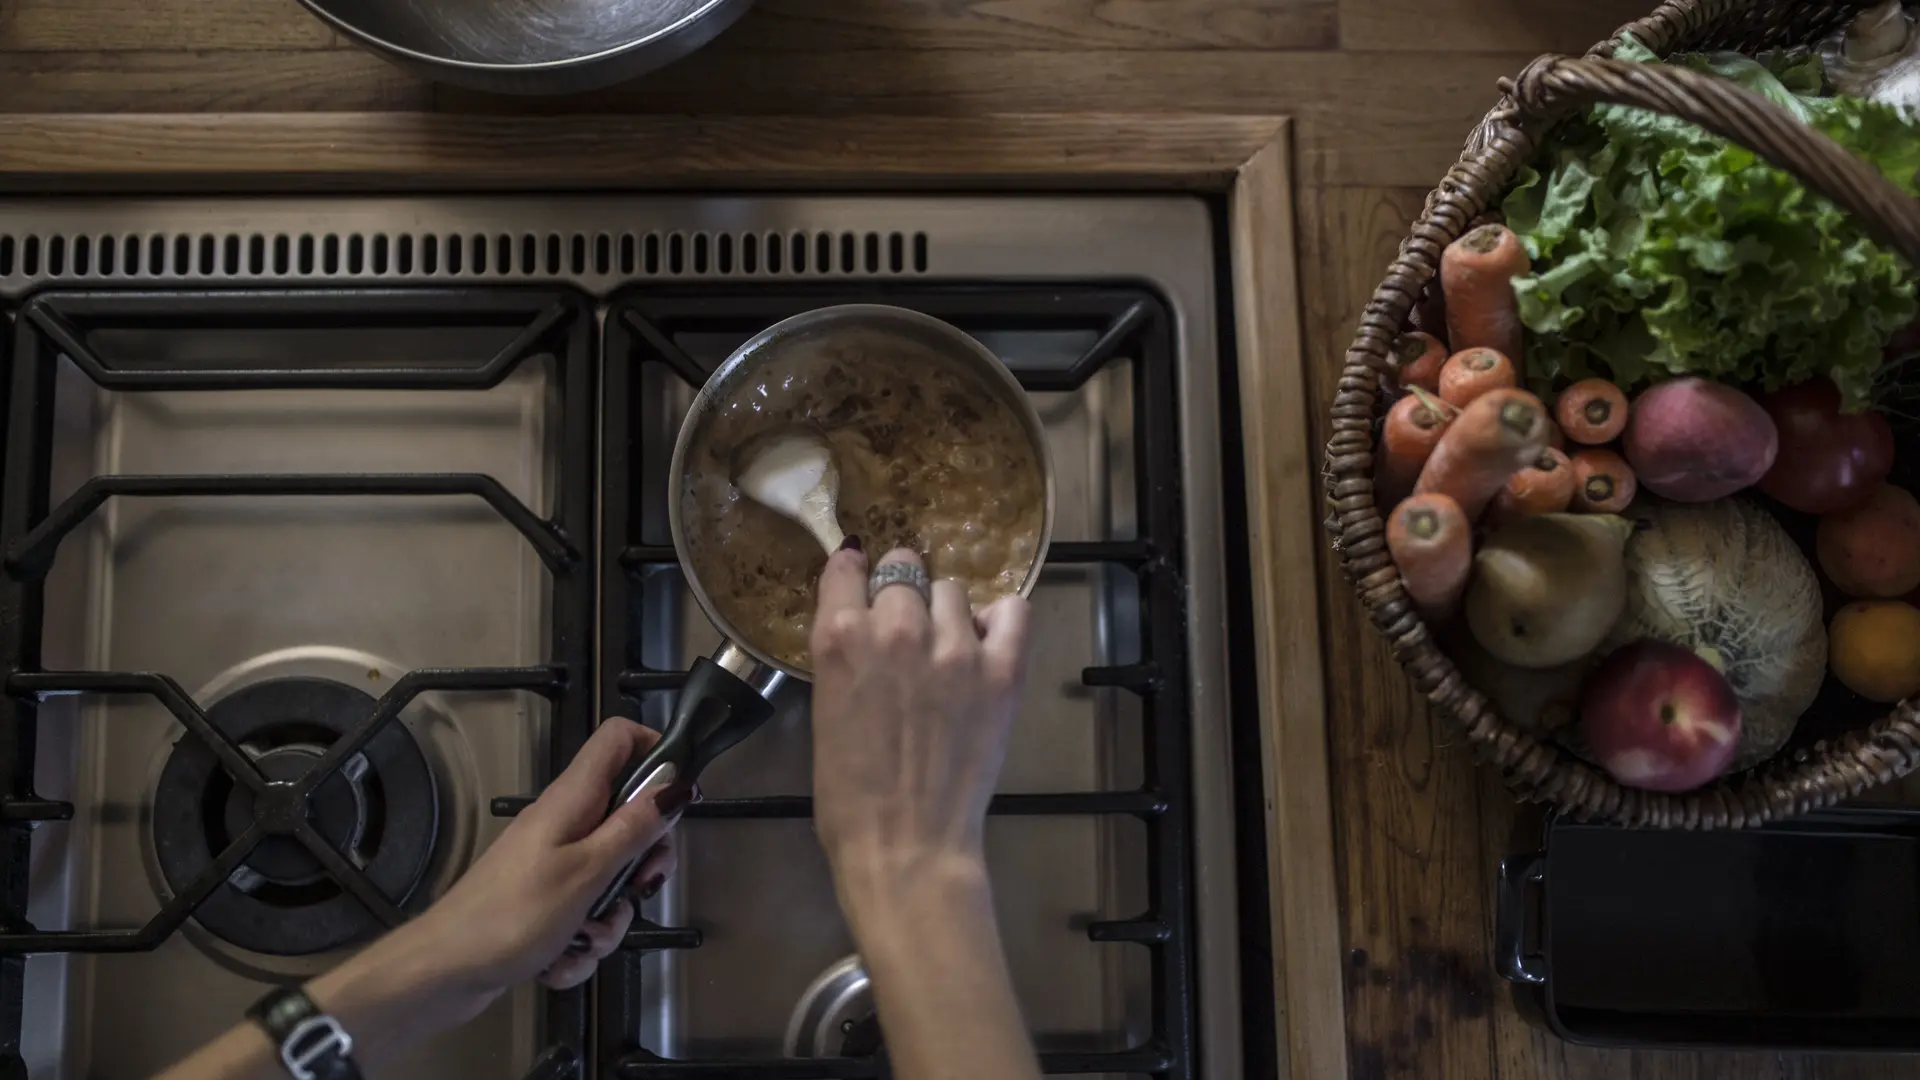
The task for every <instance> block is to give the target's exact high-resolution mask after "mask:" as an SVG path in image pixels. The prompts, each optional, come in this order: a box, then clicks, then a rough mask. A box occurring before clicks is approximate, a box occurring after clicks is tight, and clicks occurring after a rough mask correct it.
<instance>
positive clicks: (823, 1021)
mask: <svg viewBox="0 0 1920 1080" xmlns="http://www.w3.org/2000/svg"><path fill="white" fill-rule="evenodd" d="M880 1046H881V1039H880V1020H879V1017H878V1015H877V1014H876V1013H875V1012H874V1005H873V984H872V982H871V981H869V980H868V978H867V969H866V968H864V967H862V966H861V964H860V958H859V957H858V956H849V957H847V958H846V959H844V960H841V961H839V962H837V963H835V964H834V965H833V966H832V967H830V968H828V969H827V970H825V971H823V972H821V973H820V977H819V978H817V979H815V980H813V985H811V986H809V987H807V989H806V990H805V991H804V992H803V993H801V995H800V1003H799V1004H798V1005H796V1006H794V1009H793V1017H792V1018H791V1019H790V1020H788V1021H787V1037H786V1040H785V1042H784V1046H783V1049H784V1050H785V1052H786V1055H787V1056H788V1057H790V1058H829V1057H873V1056H875V1055H876V1054H878V1053H879V1052H880Z"/></svg>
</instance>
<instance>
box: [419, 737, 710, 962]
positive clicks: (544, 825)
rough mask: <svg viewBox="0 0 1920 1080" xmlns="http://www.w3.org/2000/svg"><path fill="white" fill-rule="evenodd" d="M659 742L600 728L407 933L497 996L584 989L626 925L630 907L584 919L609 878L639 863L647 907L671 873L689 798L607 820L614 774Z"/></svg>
mask: <svg viewBox="0 0 1920 1080" xmlns="http://www.w3.org/2000/svg"><path fill="white" fill-rule="evenodd" d="M659 741H660V736H659V734H658V733H657V732H654V731H652V730H651V729H649V728H645V727H642V726H640V725H639V724H636V723H634V722H633V721H631V720H627V719H625V718H623V717H612V718H610V719H608V720H607V721H606V722H605V723H603V724H601V725H600V727H599V729H598V730H596V731H595V732H594V733H593V737H592V738H590V739H588V740H587V743H586V745H585V746H583V747H581V749H580V753H579V754H578V755H577V756H576V757H575V758H574V759H573V761H572V762H571V763H570V764H569V765H568V766H567V768H566V770H565V771H563V772H562V773H561V774H560V776H559V777H558V778H557V779H555V780H554V782H553V783H552V784H551V785H549V786H548V788H547V790H546V791H544V792H542V793H541V794H540V797H539V798H538V799H535V800H534V801H533V804H532V805H530V806H528V807H527V808H526V809H525V810H523V811H521V812H520V814H519V816H518V817H516V818H515V819H514V820H513V823H512V824H511V825H508V826H507V828H506V831H504V832H502V833H501V834H500V836H499V838H498V839H496V840H495V841H494V842H493V844H492V846H490V847H488V848H487V850H486V852H485V853H484V854H482V855H481V856H480V858H479V859H478V860H477V861H476V862H475V863H474V864H473V866H472V867H470V868H469V869H468V870H467V872H466V873H465V874H463V875H461V877H460V880H459V881H457V882H455V883H454V885H453V888H451V889H449V890H447V894H446V895H445V896H443V897H441V898H440V900H439V902H438V903H436V904H434V905H433V907H432V908H430V909H429V910H428V911H427V912H426V914H424V915H422V916H420V918H418V919H416V920H415V921H414V922H413V923H412V924H411V925H412V926H414V927H419V928H420V932H422V933H426V934H430V935H434V936H436V937H439V938H441V939H442V940H444V941H445V942H446V943H447V945H448V946H449V947H450V948H452V949H454V950H455V951H457V952H459V953H462V954H464V955H465V956H466V957H467V958H468V963H469V965H470V973H471V975H472V977H473V978H475V979H476V980H477V981H478V982H479V983H481V984H482V985H484V986H487V987H491V988H495V992H496V993H497V992H498V991H501V990H505V989H507V988H508V987H511V986H513V985H514V984H516V983H518V982H521V981H522V980H525V979H531V978H534V977H536V976H537V977H538V978H539V979H540V982H541V983H542V984H544V985H545V986H547V987H548V988H550V989H554V990H564V989H567V988H569V987H572V986H577V985H579V984H580V983H583V982H585V981H586V980H587V978H588V977H589V976H591V975H592V974H593V971H594V969H595V967H597V966H598V965H599V963H600V961H601V960H603V959H605V958H606V957H607V955H608V954H610V953H611V952H613V950H614V949H615V948H616V947H617V946H618V945H619V943H620V940H621V938H623V937H625V936H626V932H627V927H628V926H629V925H631V924H632V922H633V903H632V901H630V900H622V901H620V903H619V904H618V905H616V906H615V907H614V909H613V910H612V911H610V912H608V913H607V915H606V916H605V917H604V918H601V919H597V920H591V921H589V920H588V919H587V910H588V909H589V908H590V907H592V906H593V902H594V900H596V899H597V898H598V897H599V895H600V892H601V890H603V889H605V888H606V887H607V883H608V882H609V881H611V880H613V876H614V873H615V872H616V871H617V870H619V869H620V867H622V866H624V865H625V864H626V863H627V862H628V860H630V859H633V858H636V857H638V856H640V855H642V854H643V853H644V854H645V856H646V857H645V859H644V861H643V862H642V863H641V865H640V868H639V870H638V871H637V872H636V873H635V874H634V875H633V890H634V892H635V894H636V895H638V896H639V897H641V898H643V899H644V898H647V897H651V896H652V895H653V894H654V893H655V892H657V891H659V889H660V886H661V885H662V884H664V883H665V882H666V880H667V878H668V876H669V875H671V874H672V873H673V871H674V867H675V856H674V850H673V842H672V840H671V838H670V837H669V836H668V835H667V834H668V830H670V829H672V827H673V825H674V823H675V822H676V821H678V820H679V816H680V811H681V810H682V809H684V808H685V807H686V805H687V803H688V802H689V801H690V798H691V795H692V789H691V788H690V787H688V786H687V785H685V784H674V785H670V786H667V787H665V788H662V789H661V790H659V791H657V792H653V793H651V795H649V794H647V793H642V795H641V796H640V797H639V798H636V799H634V800H633V801H631V802H629V803H627V804H626V805H624V806H622V807H620V808H619V809H618V810H616V811H614V813H613V814H612V815H611V816H606V815H607V803H608V802H609V801H610V800H611V799H612V798H613V791H614V786H615V785H617V784H618V783H619V782H620V777H621V774H622V772H623V771H624V770H625V768H626V767H627V765H628V764H629V763H630V762H633V761H637V760H639V759H640V757H641V756H642V755H644V754H645V753H646V752H647V751H648V750H649V749H651V748H652V746H653V744H654V743H656V742H659Z"/></svg>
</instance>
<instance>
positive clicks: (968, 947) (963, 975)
mask: <svg viewBox="0 0 1920 1080" xmlns="http://www.w3.org/2000/svg"><path fill="white" fill-rule="evenodd" d="M881 561H882V562H883V563H886V562H918V561H919V560H918V558H917V557H916V556H915V555H914V554H913V553H912V552H910V551H895V552H891V553H889V554H888V555H887V557H886V558H884V559H882V560H881ZM1026 651H1027V602H1026V601H1025V600H1023V599H1020V598H1019V597H1008V598H1006V599H1004V600H1001V601H999V602H997V603H995V604H993V605H992V606H990V607H988V608H987V609H986V610H985V611H982V612H980V614H979V615H978V616H976V615H975V614H974V613H973V612H972V611H971V610H970V609H969V608H968V606H967V593H966V590H965V589H964V588H962V587H961V586H960V585H959V583H957V582H952V581H936V582H934V583H933V597H932V602H931V603H930V604H929V603H928V602H927V601H924V600H922V599H921V598H920V595H919V593H917V592H915V591H914V589H913V588H911V587H910V586H893V585H890V586H888V587H886V588H884V589H882V590H881V591H880V592H879V594H878V595H876V596H875V597H874V598H873V603H872V606H871V607H869V606H868V603H867V560H866V558H865V556H863V555H861V554H860V552H859V551H858V550H857V549H856V550H842V551H840V552H837V553H836V554H835V555H834V556H833V557H832V558H831V559H828V560H827V569H826V572H825V573H824V574H822V575H821V578H820V608H819V612H818V613H817V614H816V616H815V617H814V621H813V804H814V820H815V823H816V824H817V826H818V827H819V830H820V840H821V842H822V843H823V844H824V845H825V846H826V849H827V859H828V861H829V862H831V863H832V864H833V877H834V885H835V887H836V888H837V889H838V890H839V894H840V905H841V907H842V908H843V909H844V910H845V911H846V914H847V922H848V924H849V925H850V926H851V927H852V929H853V937H854V941H855V943H856V944H857V945H858V946H859V948H860V959H861V961H862V963H863V964H864V965H865V966H866V969H867V973H868V974H869V975H870V976H871V977H872V979H873V987H874V1000H875V1002H876V1003H877V1004H878V1005H879V1010H880V1026H881V1027H882V1028H883V1029H884V1030H885V1031H886V1038H887V1054H888V1057H889V1058H890V1059H891V1060H892V1062H893V1066H894V1075H896V1076H899V1077H901V1078H903V1080H971V1078H973V1077H980V1076H992V1077H997V1078H1000V1080H1038V1078H1039V1076H1040V1070H1039V1066H1038V1063H1037V1061H1036V1060H1035V1058H1034V1053H1033V1044H1032V1041H1031V1040H1030V1039H1029V1038H1028V1037H1027V1030H1026V1025H1025V1024H1024V1023H1023V1022H1022V1021H1021V1019H1020V1006H1019V1003H1018V1002H1016V1001H1015V1000H1014V993H1013V980H1012V978H1011V976H1010V975H1009V974H1008V971H1007V964H1006V955H1005V952H1004V951H1003V949H1002V946H1001V942H1000V928H999V926H998V924H997V922H996V921H995V919H994V912H993V898H992V891H991V889H990V888H989V885H988V882H987V865H986V855H985V852H984V850H983V845H982V837H981V833H982V831H983V829H984V827H985V823H986V815H987V803H988V802H989V801H990V800H991V799H992V798H993V787H994V782H995V781H996V780H998V779H999V777H1000V766H1001V765H1002V764H1003V763H1004V762H1005V761H1006V756H1007V735H1008V733H1009V732H1010V731H1011V730H1012V727H1013V713H1014V708H1015V706H1016V705H1017V703H1018V701H1019V697H1020V685H1021V683H1022V681H1023V679H1024V675H1025V670H1024V669H1025V667H1026Z"/></svg>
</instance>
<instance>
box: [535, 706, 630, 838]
mask: <svg viewBox="0 0 1920 1080" xmlns="http://www.w3.org/2000/svg"><path fill="white" fill-rule="evenodd" d="M659 741H660V735H659V733H658V732H655V731H653V730H651V729H650V728H646V727H642V726H641V725H639V724H636V723H634V722H633V721H631V720H628V719H627V718H625V717H622V716H610V717H608V718H607V719H606V720H605V721H604V722H603V723H601V725H600V726H599V727H598V728H596V729H595V730H594V733H593V736H592V737H591V738H589V739H588V740H587V742H586V745H585V746H582V747H581V748H580V752H579V753H578V754H576V755H574V758H573V761H571V762H569V763H568V765H567V767H566V768H565V769H564V770H562V771H561V773H560V775H559V776H558V777H556V778H555V779H554V781H553V783H552V784H549V785H548V786H547V790H546V791H544V792H542V793H541V795H540V797H539V798H538V799H535V800H534V801H533V805H532V806H529V807H527V808H526V810H524V811H522V812H521V816H522V817H523V818H531V819H533V821H534V822H535V823H536V824H538V825H539V826H540V827H542V828H546V829H549V830H551V831H552V832H553V833H555V834H556V835H557V836H558V838H559V840H560V842H562V843H572V842H573V841H575V840H578V839H580V838H581V837H584V836H586V835H587V834H589V833H591V832H593V831H594V828H595V826H597V825H599V824H600V819H601V818H602V817H604V816H605V815H606V812H607V804H608V803H610V802H611V801H613V792H614V786H615V785H616V784H618V783H619V782H620V778H621V777H622V776H623V775H624V774H625V772H626V769H627V766H628V764H629V763H632V762H637V761H639V760H640V758H641V756H643V755H644V754H645V753H646V752H647V751H648V750H650V749H652V747H653V744H654V743H657V742H659Z"/></svg>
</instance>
